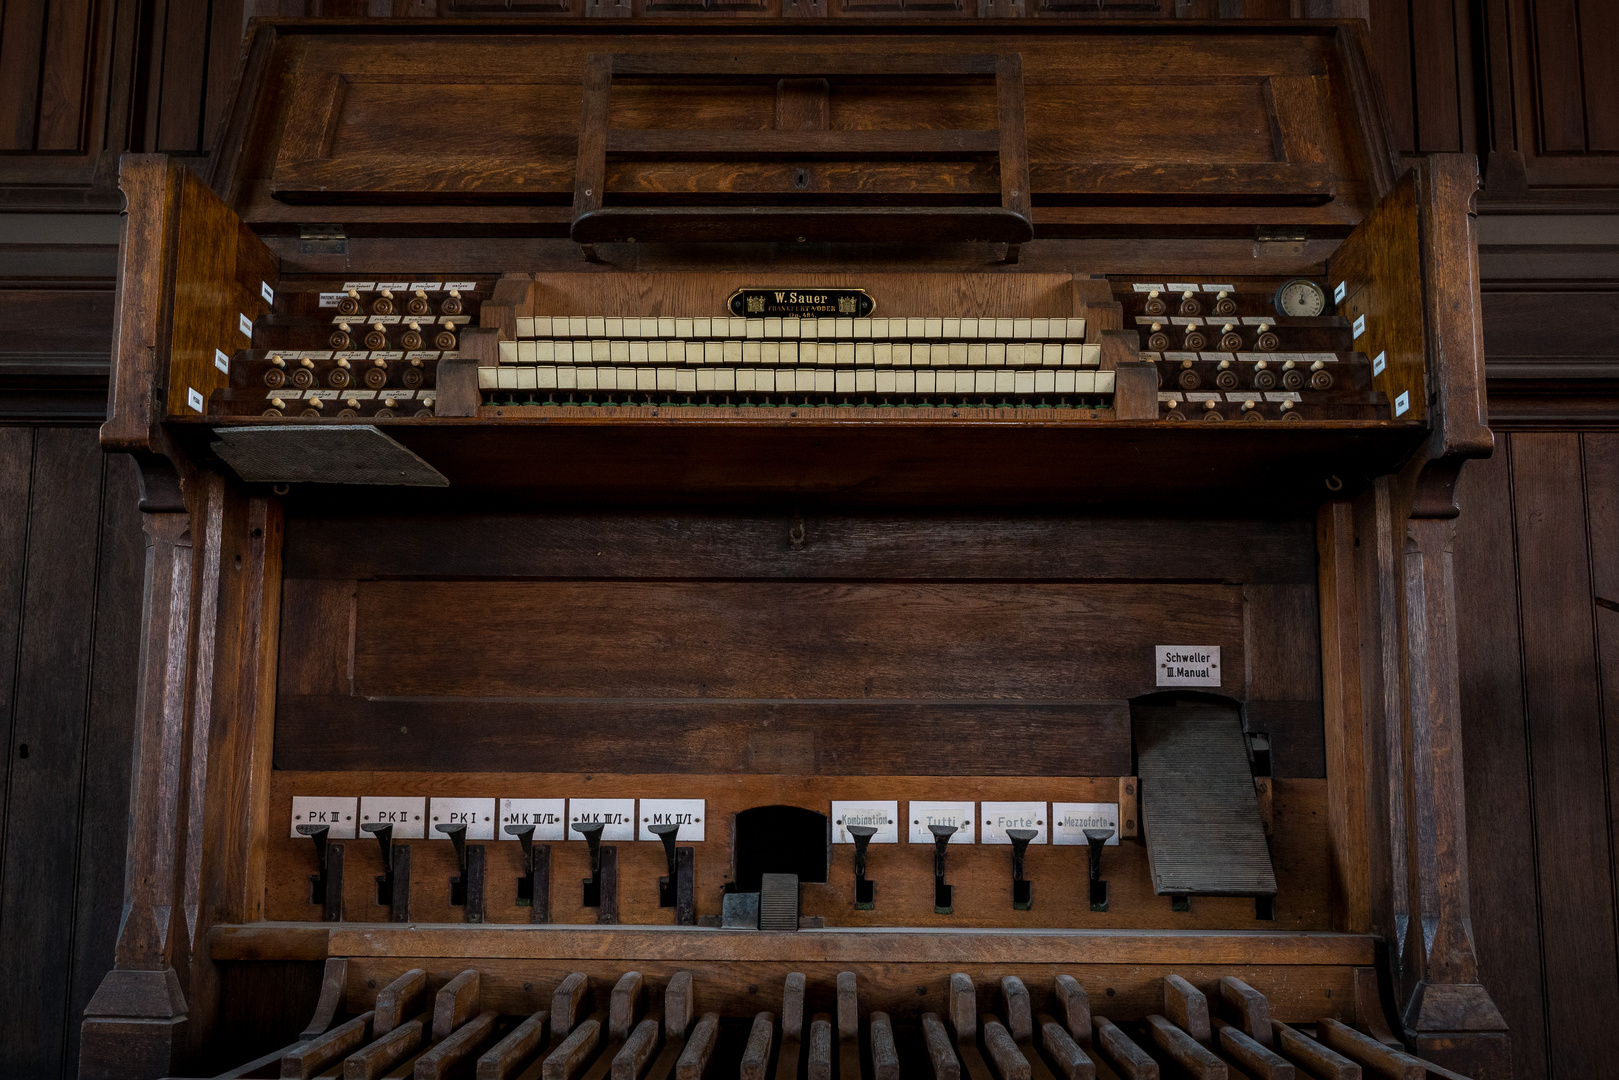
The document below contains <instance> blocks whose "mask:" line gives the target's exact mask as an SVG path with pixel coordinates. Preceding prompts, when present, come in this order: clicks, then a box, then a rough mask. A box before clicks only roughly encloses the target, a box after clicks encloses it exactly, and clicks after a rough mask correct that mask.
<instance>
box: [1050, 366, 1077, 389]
mask: <svg viewBox="0 0 1619 1080" xmlns="http://www.w3.org/2000/svg"><path fill="white" fill-rule="evenodd" d="M1075 374H1076V373H1075V372H1072V371H1054V372H1052V375H1054V376H1055V377H1056V385H1055V387H1054V390H1055V392H1056V393H1059V394H1072V393H1073V392H1074V375H1075Z"/></svg>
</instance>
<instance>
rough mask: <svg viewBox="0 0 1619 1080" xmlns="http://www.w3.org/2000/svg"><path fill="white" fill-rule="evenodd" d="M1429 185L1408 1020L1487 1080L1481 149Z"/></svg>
mask: <svg viewBox="0 0 1619 1080" xmlns="http://www.w3.org/2000/svg"><path fill="white" fill-rule="evenodd" d="M1418 181H1419V184H1418V203H1419V214H1420V217H1421V222H1422V226H1423V228H1422V234H1423V235H1422V242H1423V246H1424V247H1425V248H1426V249H1427V251H1426V253H1425V254H1426V258H1424V260H1423V283H1422V284H1423V305H1424V314H1425V316H1426V318H1427V322H1428V329H1429V333H1428V341H1427V350H1428V355H1429V370H1430V371H1431V372H1438V373H1440V374H1439V377H1438V378H1437V379H1436V380H1435V381H1434V384H1433V385H1430V386H1429V387H1428V392H1429V394H1430V398H1431V400H1430V408H1431V409H1432V415H1433V418H1434V428H1433V435H1432V436H1431V437H1430V439H1429V442H1428V444H1427V446H1426V447H1425V449H1424V452H1423V453H1422V454H1420V455H1419V458H1418V460H1417V461H1415V462H1413V465H1412V467H1411V468H1410V469H1409V470H1408V472H1407V477H1408V478H1409V482H1410V488H1409V491H1410V514H1409V517H1408V518H1407V520H1406V522H1405V529H1404V560H1403V565H1404V581H1403V585H1404V603H1403V626H1402V629H1403V632H1404V638H1405V642H1404V644H1405V661H1406V662H1405V671H1404V676H1405V678H1404V682H1405V702H1404V720H1403V729H1404V749H1405V777H1406V793H1405V794H1406V807H1407V814H1406V820H1405V847H1406V854H1407V878H1406V883H1407V893H1408V895H1407V902H1408V903H1409V905H1410V920H1409V923H1408V925H1407V927H1406V934H1405V938H1404V947H1403V957H1402V963H1401V967H1402V975H1403V979H1402V982H1403V983H1404V986H1405V987H1406V988H1408V991H1409V993H1408V996H1407V998H1406V1000H1405V1001H1404V1002H1403V1003H1402V1005H1403V1008H1402V1010H1401V1014H1402V1015H1401V1019H1402V1023H1403V1025H1404V1028H1405V1036H1406V1039H1407V1040H1408V1041H1409V1042H1411V1043H1412V1049H1413V1050H1414V1051H1415V1052H1416V1053H1418V1054H1420V1055H1421V1056H1423V1057H1426V1058H1430V1059H1432V1060H1434V1061H1436V1062H1438V1063H1440V1064H1443V1065H1447V1066H1449V1067H1451V1068H1454V1069H1457V1070H1458V1071H1460V1072H1463V1073H1465V1074H1466V1075H1468V1076H1470V1077H1473V1078H1475V1080H1494V1078H1496V1077H1501V1078H1506V1077H1509V1076H1510V1075H1511V1060H1510V1054H1509V1047H1508V1043H1507V1033H1506V1022H1505V1020H1503V1018H1502V1016H1501V1013H1500V1010H1498V1009H1497V1008H1496V1006H1495V1003H1494V1002H1493V1001H1491V1000H1490V995H1489V992H1488V991H1487V990H1485V988H1484V987H1483V985H1482V984H1480V983H1479V981H1478V957H1477V954H1476V952H1475V949H1474V945H1473V931H1472V917H1471V914H1470V912H1469V894H1468V884H1467V821H1466V809H1465V807H1466V801H1465V799H1466V792H1465V790H1464V788H1463V785H1462V737H1461V687H1460V682H1459V679H1458V675H1457V642H1456V580H1455V571H1454V544H1455V519H1456V516H1457V514H1458V512H1459V511H1458V508H1457V506H1456V502H1455V485H1456V479H1457V477H1458V476H1459V474H1460V472H1461V468H1462V465H1463V464H1464V463H1465V462H1466V461H1467V460H1468V459H1470V458H1474V457H1482V456H1485V455H1487V454H1488V453H1489V452H1490V450H1491V447H1492V444H1493V440H1492V437H1491V435H1490V431H1489V429H1488V427H1486V426H1485V418H1484V405H1483V343H1482V341H1481V340H1480V328H1479V327H1480V322H1479V301H1478V249H1477V244H1476V242H1475V240H1474V236H1473V216H1472V209H1473V198H1474V194H1475V192H1476V191H1477V187H1478V167H1477V163H1476V162H1475V160H1474V159H1473V158H1472V157H1471V156H1468V155H1461V154H1438V155H1434V156H1432V157H1430V158H1428V159H1427V160H1426V161H1425V162H1424V163H1423V166H1422V168H1421V169H1420V170H1419V174H1418ZM1435 361H1438V363H1435Z"/></svg>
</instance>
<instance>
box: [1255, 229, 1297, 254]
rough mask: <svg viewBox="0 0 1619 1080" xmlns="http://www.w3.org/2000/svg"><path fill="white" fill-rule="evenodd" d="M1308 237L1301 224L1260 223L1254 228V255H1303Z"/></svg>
mask: <svg viewBox="0 0 1619 1080" xmlns="http://www.w3.org/2000/svg"><path fill="white" fill-rule="evenodd" d="M1309 239H1310V230H1309V229H1307V228H1306V227H1304V226H1303V225H1261V226H1259V228H1257V229H1255V230H1254V255H1255V256H1256V257H1257V256H1260V255H1303V254H1304V244H1305V242H1306V241H1308V240H1309Z"/></svg>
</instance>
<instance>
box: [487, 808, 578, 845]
mask: <svg viewBox="0 0 1619 1080" xmlns="http://www.w3.org/2000/svg"><path fill="white" fill-rule="evenodd" d="M497 824H498V825H499V826H500V831H499V832H498V833H497V834H496V836H497V837H498V839H501V840H516V839H517V837H515V836H513V835H512V834H511V833H509V832H507V831H506V826H508V825H532V826H534V839H535V840H536V841H539V840H563V839H566V838H565V837H564V836H563V835H562V834H563V832H564V831H565V830H566V829H567V827H568V807H567V800H566V799H502V800H500V821H499V822H497Z"/></svg>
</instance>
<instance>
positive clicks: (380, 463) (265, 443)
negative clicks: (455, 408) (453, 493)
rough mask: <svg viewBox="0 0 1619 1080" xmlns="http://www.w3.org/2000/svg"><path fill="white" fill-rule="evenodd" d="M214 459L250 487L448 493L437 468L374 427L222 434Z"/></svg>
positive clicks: (251, 430) (219, 432)
mask: <svg viewBox="0 0 1619 1080" xmlns="http://www.w3.org/2000/svg"><path fill="white" fill-rule="evenodd" d="M214 434H215V435H216V436H218V440H217V441H216V442H215V443H214V444H213V451H214V453H216V454H218V455H219V458H220V460H221V461H223V462H224V463H225V464H227V465H229V466H230V467H231V468H232V469H234V470H235V471H236V475H237V476H239V477H241V478H242V479H243V480H245V481H247V482H248V483H258V484H292V483H299V484H378V485H402V486H405V487H449V486H450V481H449V480H448V479H447V478H446V477H445V476H444V474H443V473H441V472H439V471H438V470H437V469H435V468H433V466H431V465H429V464H428V463H427V462H425V461H423V460H422V459H421V458H419V457H417V456H416V455H415V454H413V453H411V452H410V451H409V450H407V449H405V448H404V447H403V446H401V445H399V443H397V442H395V441H394V440H393V439H391V438H389V437H388V436H387V435H385V434H383V432H382V430H381V429H380V428H377V427H374V426H372V425H370V424H353V425H349V424H345V425H343V426H342V427H314V426H299V427H256V428H220V429H218V430H217V431H215V432H214Z"/></svg>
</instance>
